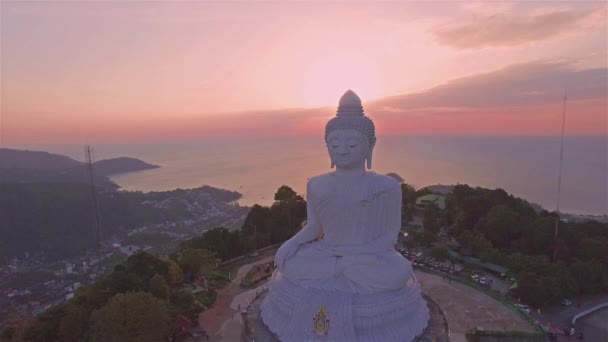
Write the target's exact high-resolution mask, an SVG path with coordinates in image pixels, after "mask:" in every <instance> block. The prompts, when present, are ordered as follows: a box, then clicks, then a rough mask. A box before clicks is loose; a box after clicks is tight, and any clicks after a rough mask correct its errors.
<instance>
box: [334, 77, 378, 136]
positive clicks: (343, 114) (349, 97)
mask: <svg viewBox="0 0 608 342" xmlns="http://www.w3.org/2000/svg"><path fill="white" fill-rule="evenodd" d="M336 129H355V130H357V131H359V132H361V133H362V134H363V136H365V137H366V138H367V140H368V142H369V144H370V145H373V144H374V143H375V142H376V129H375V127H374V123H373V122H372V120H371V119H370V118H368V117H367V116H365V114H364V113H363V106H362V105H361V99H360V98H359V96H357V94H355V92H354V91H352V90H350V89H349V90H348V91H346V93H344V95H342V97H341V98H340V104H339V105H338V112H337V113H336V117H334V118H332V119H331V120H329V121H328V122H327V125H326V126H325V141H327V136H328V135H329V133H330V132H331V131H333V130H336Z"/></svg>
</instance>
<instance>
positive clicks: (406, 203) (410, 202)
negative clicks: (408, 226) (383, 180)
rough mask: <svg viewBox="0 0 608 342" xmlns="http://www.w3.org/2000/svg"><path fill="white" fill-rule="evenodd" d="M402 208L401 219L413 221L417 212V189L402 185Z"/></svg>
mask: <svg viewBox="0 0 608 342" xmlns="http://www.w3.org/2000/svg"><path fill="white" fill-rule="evenodd" d="M401 206H402V215H401V217H402V218H403V220H405V221H411V220H412V219H413V218H414V213H415V212H416V189H414V187H413V186H411V185H409V184H406V183H401Z"/></svg>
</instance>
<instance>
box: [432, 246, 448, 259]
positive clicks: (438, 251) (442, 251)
mask: <svg viewBox="0 0 608 342" xmlns="http://www.w3.org/2000/svg"><path fill="white" fill-rule="evenodd" d="M430 255H431V257H432V258H433V259H436V260H438V261H445V260H448V259H449V258H450V254H449V253H448V249H447V247H444V246H441V247H434V248H433V249H431V252H430Z"/></svg>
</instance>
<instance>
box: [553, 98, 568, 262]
mask: <svg viewBox="0 0 608 342" xmlns="http://www.w3.org/2000/svg"><path fill="white" fill-rule="evenodd" d="M567 99H568V89H565V90H564V108H563V111H562V135H561V143H560V146H559V173H558V177H557V201H556V202H557V204H556V206H555V212H556V213H557V217H556V218H555V236H554V238H555V244H554V245H553V261H555V259H556V258H557V241H558V240H557V236H558V234H559V220H560V213H559V205H560V200H561V190H562V169H563V164H564V136H565V132H566V100H567Z"/></svg>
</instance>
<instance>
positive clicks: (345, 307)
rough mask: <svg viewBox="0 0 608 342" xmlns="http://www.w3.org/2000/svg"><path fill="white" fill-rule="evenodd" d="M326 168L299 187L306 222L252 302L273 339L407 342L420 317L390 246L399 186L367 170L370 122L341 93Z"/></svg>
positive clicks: (424, 312)
mask: <svg viewBox="0 0 608 342" xmlns="http://www.w3.org/2000/svg"><path fill="white" fill-rule="evenodd" d="M325 141H326V144H327V149H328V151H329V156H330V158H331V165H332V168H333V167H334V166H335V168H336V170H335V171H333V172H329V173H326V174H322V175H319V176H316V177H312V178H311V179H310V180H309V181H308V184H307V187H306V188H307V190H306V198H307V224H306V226H304V228H302V230H300V232H298V233H297V234H296V235H294V236H293V237H292V238H291V239H289V240H287V241H286V242H285V243H284V244H283V245H282V246H281V247H280V248H279V250H278V251H277V253H276V256H275V263H276V265H277V270H276V271H275V272H274V274H273V277H272V280H271V283H270V290H269V293H268V295H267V297H266V299H265V300H264V303H263V305H262V318H263V320H264V323H265V324H266V325H267V327H268V328H269V329H270V330H271V331H272V332H274V333H275V334H276V335H277V337H278V338H279V339H281V340H282V341H313V340H323V341H382V342H386V341H411V340H413V339H414V338H415V337H416V336H418V335H419V334H421V333H422V331H423V330H424V328H425V327H426V324H427V321H428V318H429V313H428V309H427V307H426V303H425V302H424V301H423V300H422V297H421V295H420V287H419V285H418V283H417V282H416V279H415V277H414V274H413V270H412V266H411V264H410V263H409V262H408V261H407V260H406V259H405V258H404V257H403V256H401V254H399V253H398V252H397V251H396V250H395V248H394V246H395V243H396V242H397V235H398V233H399V230H400V228H401V188H400V186H399V184H398V183H397V182H396V181H395V180H394V179H393V178H391V177H389V176H384V175H379V174H376V173H374V172H372V171H366V164H367V168H368V169H369V168H371V162H372V152H373V148H374V145H375V143H376V136H375V128H374V124H373V122H372V121H371V120H370V119H369V118H368V117H366V116H365V115H364V113H363V108H362V106H361V100H360V99H359V97H358V96H357V95H356V94H355V93H354V92H353V91H351V90H349V91H347V92H346V93H345V94H344V95H343V96H342V98H341V99H340V105H339V107H338V112H337V115H336V117H334V118H332V119H331V120H330V121H329V122H328V123H327V126H326V129H325Z"/></svg>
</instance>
